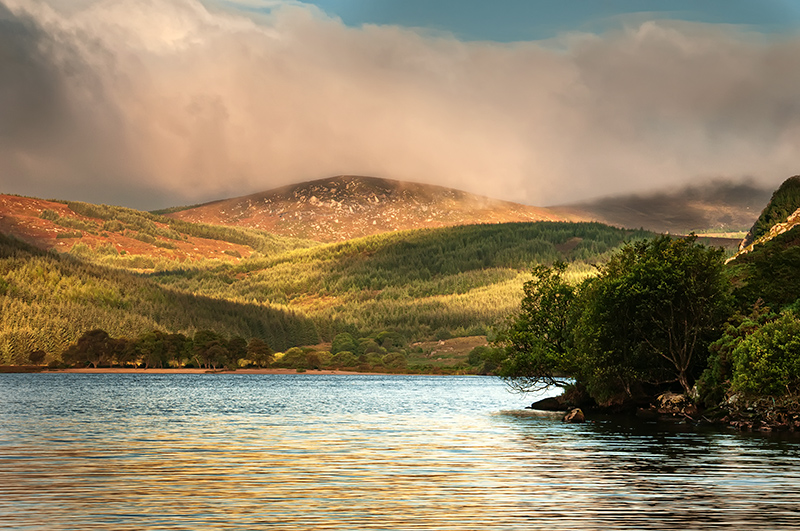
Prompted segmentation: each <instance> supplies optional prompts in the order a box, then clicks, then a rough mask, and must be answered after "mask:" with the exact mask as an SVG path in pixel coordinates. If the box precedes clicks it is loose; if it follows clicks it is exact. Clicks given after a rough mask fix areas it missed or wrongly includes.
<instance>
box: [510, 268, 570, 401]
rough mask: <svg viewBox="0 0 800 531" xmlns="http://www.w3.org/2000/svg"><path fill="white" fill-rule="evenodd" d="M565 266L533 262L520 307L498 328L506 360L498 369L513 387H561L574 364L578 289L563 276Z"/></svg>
mask: <svg viewBox="0 0 800 531" xmlns="http://www.w3.org/2000/svg"><path fill="white" fill-rule="evenodd" d="M566 268H567V266H566V264H564V263H561V262H559V263H556V264H554V265H553V267H546V266H536V267H534V268H533V271H532V273H533V280H530V281H528V282H526V283H525V284H524V287H523V292H524V294H525V297H524V298H523V299H522V304H521V307H520V311H519V312H518V313H517V315H515V316H514V317H513V318H512V319H510V320H509V321H508V322H507V323H506V326H505V327H503V328H502V329H501V330H500V331H498V334H497V338H496V340H495V344H497V345H499V346H500V347H501V348H502V349H503V351H504V353H505V355H506V359H505V360H504V361H503V362H502V365H501V368H500V371H499V374H500V376H502V377H503V378H504V379H505V380H506V382H507V383H508V384H509V386H510V387H511V388H512V389H515V390H517V391H522V392H527V391H536V390H540V389H544V388H547V387H550V386H558V387H565V386H567V385H568V383H569V375H570V373H572V372H574V370H573V369H574V368H573V364H572V354H573V353H572V350H571V349H572V343H573V334H572V330H573V327H572V325H573V323H574V321H575V310H576V307H575V304H574V302H575V299H576V288H575V287H573V286H571V285H569V284H568V283H567V282H566V281H565V280H564V272H565V270H566Z"/></svg>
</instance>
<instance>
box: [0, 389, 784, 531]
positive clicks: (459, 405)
mask: <svg viewBox="0 0 800 531" xmlns="http://www.w3.org/2000/svg"><path fill="white" fill-rule="evenodd" d="M536 398H538V397H534V396H520V395H515V394H511V393H509V392H508V391H507V390H506V388H505V386H504V384H503V383H502V381H500V380H498V379H495V378H490V377H457V376H447V377H440V376H435V377H428V376H367V375H363V376H338V375H337V376H322V375H303V374H298V375H237V374H231V375H197V374H194V375H188V374H175V375H156V374H153V375H142V374H63V373H56V374H48V373H42V374H0V529H15V530H28V529H47V530H67V529H69V530H87V529H113V530H134V529H136V530H150V529H164V530H173V529H187V530H189V529H261V528H274V529H281V530H317V529H320V530H321V529H326V530H328V529H342V530H360V529H409V530H412V529H431V530H456V529H457V530H482V529H498V530H500V529H508V530H512V529H548V530H560V529H670V530H674V529H676V528H677V529H681V530H686V529H718V528H719V529H748V530H753V529H787V528H800V474H799V472H800V443H798V439H788V438H787V439H781V438H778V437H774V436H772V437H768V436H763V435H746V434H737V433H734V432H727V431H719V430H712V431H693V430H691V429H689V428H687V427H684V426H680V425H677V426H674V427H670V426H669V425H664V424H661V425H656V424H649V423H644V422H641V421H637V422H630V421H625V420H624V419H623V420H620V419H610V418H600V419H593V420H592V419H590V420H592V421H591V422H587V423H586V424H565V423H562V422H561V421H560V419H558V418H555V417H552V416H546V415H534V414H531V413H530V412H527V411H525V410H523V409H522V408H523V407H524V406H525V405H527V404H530V403H531V402H532V401H533V400H534V399H536Z"/></svg>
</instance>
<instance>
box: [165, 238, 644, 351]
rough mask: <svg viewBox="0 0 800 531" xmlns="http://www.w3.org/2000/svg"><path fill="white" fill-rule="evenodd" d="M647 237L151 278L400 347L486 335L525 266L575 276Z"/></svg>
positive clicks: (390, 251) (324, 251)
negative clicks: (551, 267) (398, 340)
mask: <svg viewBox="0 0 800 531" xmlns="http://www.w3.org/2000/svg"><path fill="white" fill-rule="evenodd" d="M647 235H650V233H645V232H643V231H629V230H622V229H617V228H612V227H608V226H605V225H601V224H599V223H556V222H539V223H509V224H499V225H472V226H460V227H451V228H442V229H420V230H414V231H407V232H401V233H393V234H384V235H378V236H370V237H366V238H360V239H355V240H350V241H348V242H343V243H339V244H328V245H322V246H318V247H315V248H311V249H306V250H298V251H293V252H290V253H285V254H283V255H278V256H274V257H271V258H264V259H254V260H246V261H241V262H239V263H237V264H221V265H215V266H214V267H211V268H208V269H201V268H183V269H180V270H173V271H163V272H158V273H154V274H153V275H152V276H151V278H152V279H153V280H154V281H156V282H158V283H161V284H162V285H164V286H169V287H171V288H173V289H176V290H180V291H184V292H190V293H198V294H203V295H208V296H213V297H226V298H231V299H232V300H236V301H251V302H257V303H267V302H270V303H279V304H285V305H287V306H288V307H289V308H294V309H299V310H302V311H304V312H306V314H307V315H309V316H310V317H311V318H313V320H314V321H315V322H316V324H317V328H318V330H319V332H320V334H321V336H322V337H323V338H327V339H330V338H331V337H332V336H333V335H335V333H337V332H339V331H353V332H358V333H360V334H362V335H366V334H368V333H373V332H377V331H380V330H387V329H392V330H397V331H399V332H401V333H403V334H404V335H405V336H406V337H407V338H408V339H409V340H416V339H428V338H431V337H435V336H437V335H439V336H447V335H450V334H453V335H469V334H482V333H486V331H487V329H488V327H490V326H492V325H493V324H495V323H497V322H498V321H499V320H502V319H504V318H505V317H506V316H508V315H510V314H511V313H512V312H513V311H514V309H515V308H516V307H517V306H518V305H519V301H520V299H521V296H522V292H521V287H522V283H523V282H524V281H525V280H527V279H528V278H529V275H528V274H527V271H528V270H529V268H530V266H531V265H532V264H536V263H552V262H554V261H556V260H564V261H567V262H570V263H572V264H574V265H573V270H574V271H576V272H578V273H579V272H581V271H587V270H589V269H590V267H589V266H588V265H587V264H590V263H595V262H600V261H603V260H604V259H605V257H607V256H608V254H609V253H610V252H611V251H612V250H613V249H615V248H616V247H618V246H619V245H621V244H622V243H624V242H626V241H629V240H630V239H634V238H641V237H645V236H647Z"/></svg>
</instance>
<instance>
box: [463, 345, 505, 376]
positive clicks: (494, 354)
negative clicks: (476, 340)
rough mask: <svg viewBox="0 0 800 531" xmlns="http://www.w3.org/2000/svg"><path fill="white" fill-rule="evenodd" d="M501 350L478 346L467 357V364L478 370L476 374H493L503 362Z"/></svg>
mask: <svg viewBox="0 0 800 531" xmlns="http://www.w3.org/2000/svg"><path fill="white" fill-rule="evenodd" d="M505 357H506V355H505V352H504V351H503V349H501V348H495V347H491V346H488V345H480V346H477V347H475V348H473V349H472V350H471V351H470V352H469V355H468V356H467V363H469V364H470V365H471V366H473V367H476V368H477V369H478V374H495V373H496V371H497V370H498V369H499V368H500V367H501V364H502V363H503V361H504V360H505Z"/></svg>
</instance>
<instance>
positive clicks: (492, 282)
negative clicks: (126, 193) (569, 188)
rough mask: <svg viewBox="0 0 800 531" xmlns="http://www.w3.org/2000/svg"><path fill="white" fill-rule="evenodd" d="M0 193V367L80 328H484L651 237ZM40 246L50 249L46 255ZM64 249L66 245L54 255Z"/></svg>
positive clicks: (285, 336)
mask: <svg viewBox="0 0 800 531" xmlns="http://www.w3.org/2000/svg"><path fill="white" fill-rule="evenodd" d="M0 198H2V204H1V205H0V206H2V219H0V229H2V230H0V232H4V233H6V234H11V235H12V236H16V237H19V238H24V239H25V240H27V241H29V242H31V243H33V244H35V245H36V247H38V248H36V247H34V246H31V245H28V244H26V243H23V242H21V241H19V240H17V239H14V238H9V237H5V236H4V237H3V240H2V258H0V305H1V306H0V309H2V316H0V363H23V362H24V361H25V359H26V358H27V356H28V353H30V352H31V351H39V350H42V351H44V352H45V353H46V354H47V360H48V361H49V360H52V359H58V358H59V357H61V354H62V353H63V352H64V349H65V348H66V347H67V346H68V345H69V344H71V343H74V342H75V341H76V340H77V339H78V338H79V337H80V336H81V335H82V334H83V333H85V332H87V331H90V330H92V329H95V328H99V329H102V330H104V331H105V332H107V333H108V334H110V335H111V336H112V337H115V338H125V337H127V338H133V337H141V336H142V335H143V334H146V333H149V332H151V331H153V330H157V331H160V332H163V333H168V334H175V333H182V334H185V335H187V336H188V337H189V338H191V337H193V335H194V333H195V332H196V331H198V330H211V331H215V332H217V333H219V334H222V335H224V336H225V337H234V336H236V337H242V338H244V339H249V338H259V339H263V340H265V341H267V343H268V344H269V345H270V346H271V347H272V348H274V349H275V350H285V349H287V348H289V347H292V346H296V345H310V344H315V343H317V342H318V341H320V340H322V341H330V340H332V339H333V338H334V337H335V336H336V334H338V333H341V332H348V333H352V334H353V335H354V337H356V338H360V337H367V336H374V335H376V334H379V333H382V332H386V331H391V332H393V333H399V334H400V335H401V336H402V337H403V338H404V340H405V341H420V340H430V339H441V338H448V337H453V336H468V335H485V334H487V333H488V332H489V331H490V330H491V328H492V327H493V326H494V325H496V324H497V323H498V322H500V321H502V320H503V319H504V318H506V317H507V316H508V315H509V314H510V313H511V312H512V311H513V309H514V308H515V307H516V305H517V304H518V303H519V300H520V296H521V291H522V284H523V283H524V282H525V281H526V280H527V279H528V278H529V270H530V268H531V267H532V266H533V265H535V264H551V263H553V262H555V261H558V260H563V261H566V262H568V263H570V264H571V266H570V270H569V274H570V275H574V276H576V277H581V276H585V275H587V274H591V271H592V270H593V269H592V266H591V264H592V263H595V262H602V261H604V260H605V259H606V258H607V257H608V256H609V255H610V252H611V251H612V250H613V249H615V248H617V247H618V246H619V245H621V244H622V243H623V242H626V241H629V240H631V239H638V238H643V237H646V236H648V235H649V233H646V232H643V231H629V230H623V229H617V228H612V227H608V226H605V225H601V224H598V223H563V222H536V223H507V224H486V225H466V226H457V227H448V228H437V229H417V230H409V231H401V232H391V233H384V234H380V235H374V236H369V237H365V238H359V239H354V240H349V241H346V242H341V243H333V244H318V243H316V242H310V241H307V240H298V239H293V238H287V237H282V236H276V235H273V234H269V233H266V232H263V231H259V230H255V229H249V228H240V227H226V226H216V225H204V224H194V223H189V222H187V221H182V220H179V219H171V218H166V217H163V216H159V215H156V214H152V213H146V212H138V211H135V210H130V209H126V208H121V207H113V206H106V205H91V204H87V203H80V202H59V201H43V200H38V199H32V198H21V197H17V196H0ZM42 249H52V251H50V252H45V251H43V250H42ZM55 251H59V252H55Z"/></svg>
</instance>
